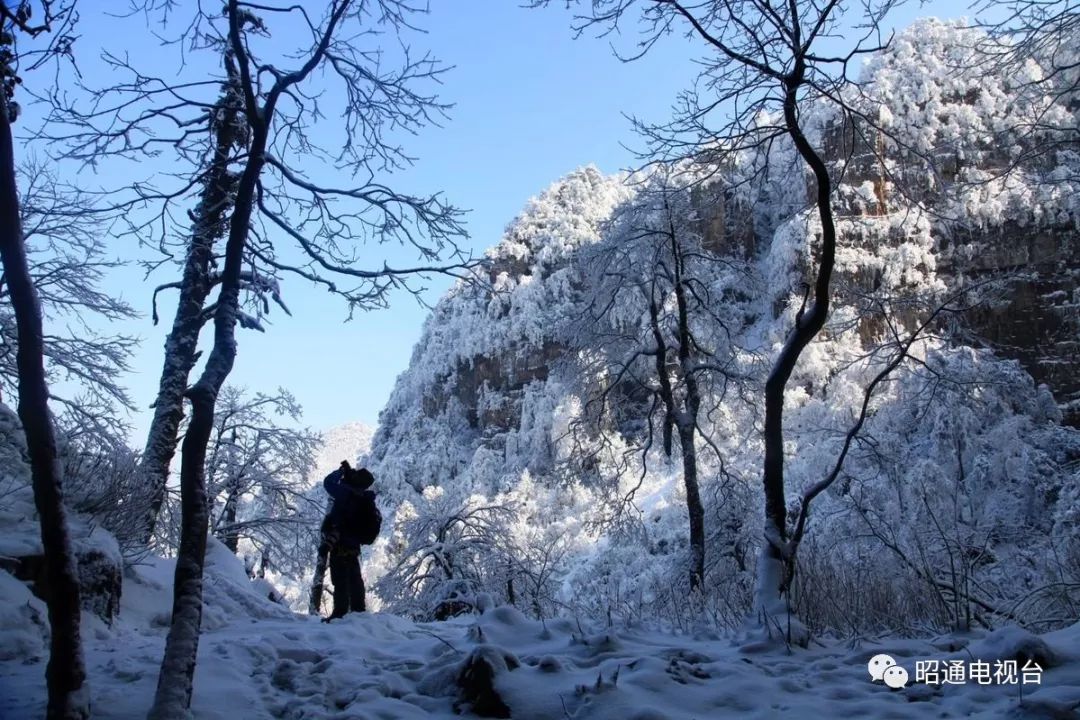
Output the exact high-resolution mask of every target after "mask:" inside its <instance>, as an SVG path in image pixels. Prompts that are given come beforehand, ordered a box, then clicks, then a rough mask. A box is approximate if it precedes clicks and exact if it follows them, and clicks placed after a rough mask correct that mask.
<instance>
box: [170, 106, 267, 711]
mask: <svg viewBox="0 0 1080 720" xmlns="http://www.w3.org/2000/svg"><path fill="white" fill-rule="evenodd" d="M272 116H273V106H272V105H271V106H269V107H268V108H267V111H266V113H265V117H266V118H267V120H265V121H264V122H266V123H268V122H269V120H268V118H270V117H272ZM260 125H261V127H260V128H257V129H256V131H255V135H254V137H253V139H252V147H251V151H250V153H249V155H248V161H247V165H246V166H245V167H244V173H243V175H242V176H241V178H240V183H239V185H238V187H237V193H236V204H235V208H234V211H233V215H232V220H231V223H230V225H229V240H228V242H227V243H226V245H225V267H224V269H223V270H222V278H221V290H220V294H219V296H218V302H217V310H216V312H215V314H214V347H213V349H212V350H211V351H210V357H209V358H208V359H207V361H206V367H205V369H204V370H203V373H202V376H201V377H200V378H199V380H198V382H196V383H195V385H193V386H192V388H191V389H190V390H189V391H188V393H187V396H188V398H189V399H190V400H191V422H190V423H189V424H188V429H187V433H186V434H185V435H184V443H183V446H182V450H181V460H180V496H181V501H180V505H181V509H182V512H181V530H180V549H179V552H178V553H177V558H176V576H175V580H174V584H173V614H172V624H171V625H170V627H169V635H168V637H167V638H166V640H165V657H164V658H163V659H162V661H161V674H160V675H159V676H158V684H157V692H156V693H155V696H154V705H153V707H152V708H151V709H150V714H149V720H173V719H174V718H178V717H185V716H187V714H188V708H190V706H191V693H192V690H193V684H192V681H193V678H194V675H195V661H196V658H197V656H198V651H199V633H200V631H201V628H202V585H203V582H202V581H203V565H204V563H205V560H206V534H207V530H208V524H209V523H208V520H209V509H208V503H207V497H206V449H207V446H208V445H209V443H210V435H211V433H212V432H213V429H214V406H215V404H216V403H217V396H218V392H219V391H220V390H221V386H222V385H223V384H224V383H225V379H226V378H227V377H228V376H229V373H230V372H231V371H232V367H233V361H234V360H235V359H236V321H237V316H238V314H239V310H240V278H241V269H242V267H243V259H244V246H245V244H246V243H247V235H248V228H249V225H250V223H251V215H252V210H253V207H254V203H255V186H256V182H257V180H258V178H259V174H260V173H261V172H262V167H263V163H264V153H265V149H266V139H267V135H266V132H267V131H266V127H267V125H265V124H261V123H260Z"/></svg>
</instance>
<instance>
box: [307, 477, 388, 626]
mask: <svg viewBox="0 0 1080 720" xmlns="http://www.w3.org/2000/svg"><path fill="white" fill-rule="evenodd" d="M374 482H375V477H374V476H373V475H372V474H371V472H370V471H369V470H368V469H367V468H360V469H359V470H356V469H353V468H352V467H350V466H349V463H348V462H347V461H344V462H342V463H341V467H340V468H338V469H337V470H335V471H334V472H332V473H330V474H329V475H327V476H326V479H325V480H324V481H323V487H324V488H326V492H327V493H329V495H330V497H331V498H332V499H333V504H332V505H331V507H330V512H329V513H327V515H326V519H325V520H323V525H322V536H323V546H324V548H325V550H326V551H327V554H328V555H329V564H330V582H332V583H333V584H334V610H333V612H332V613H331V614H330V617H329V618H327V619H326V620H327V621H329V620H333V619H334V618H340V617H343V616H344V615H345V614H346V613H348V612H363V611H364V610H365V609H366V603H365V598H364V594H365V589H364V578H363V576H362V575H361V572H360V546H361V545H370V544H371V543H373V542H375V538H377V537H378V535H379V530H380V529H381V526H382V515H381V514H380V513H379V509H378V507H377V506H376V504H375V493H374V492H373V491H371V490H369V489H368V488H370V487H371V486H372V485H373V484H374ZM320 550H322V548H320ZM320 554H321V553H320Z"/></svg>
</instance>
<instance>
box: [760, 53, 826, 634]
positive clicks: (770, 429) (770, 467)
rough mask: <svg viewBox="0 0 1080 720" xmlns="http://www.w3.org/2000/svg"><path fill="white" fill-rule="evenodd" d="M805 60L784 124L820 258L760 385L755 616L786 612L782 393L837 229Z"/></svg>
mask: <svg viewBox="0 0 1080 720" xmlns="http://www.w3.org/2000/svg"><path fill="white" fill-rule="evenodd" d="M805 72H806V65H805V60H804V59H803V58H801V57H800V58H797V59H796V63H795V66H794V69H793V70H792V72H791V74H790V75H789V76H788V78H787V80H786V81H785V95H784V120H785V124H786V126H787V131H788V134H789V135H790V136H791V139H792V140H793V141H794V143H795V147H796V149H797V150H798V151H799V155H800V156H801V157H802V158H803V161H804V162H806V164H807V165H808V166H809V167H810V169H811V171H812V172H813V173H814V179H815V181H816V184H817V196H816V204H817V210H818V215H819V217H820V219H821V258H820V260H819V261H818V262H819V264H818V271H817V277H816V278H815V281H814V297H813V301H812V302H811V304H810V307H809V308H808V309H807V308H804V309H803V310H805V314H804V313H803V311H800V312H799V314H798V316H796V321H795V327H794V328H792V330H791V334H790V335H788V338H787V341H786V342H785V343H784V347H783V348H782V349H781V350H780V354H779V355H778V356H777V358H776V362H775V363H774V364H773V368H772V371H771V372H770V373H769V377H768V379H767V380H766V382H765V463H764V472H763V474H762V482H763V485H764V490H765V543H764V545H763V546H762V551H761V560H760V562H759V563H758V582H757V590H756V595H757V597H756V598H755V604H756V606H757V610H758V611H759V612H763V613H765V614H773V615H775V614H776V613H777V608H778V606H777V601H780V602H782V603H783V604H784V605H785V606H786V596H787V594H788V590H789V588H790V584H791V579H792V575H793V573H794V562H795V558H794V557H793V556H791V554H790V553H788V552H786V547H785V543H786V540H787V499H786V495H785V491H784V393H785V391H786V388H787V381H788V379H789V378H790V377H791V373H792V371H793V370H794V369H795V364H796V363H797V362H798V360H799V355H800V354H801V353H802V351H803V349H804V348H806V346H807V345H809V344H810V341H811V340H813V339H814V336H815V335H817V334H818V332H819V331H820V330H821V328H822V327H824V326H825V319H826V317H827V316H828V313H829V284H830V282H831V279H832V271H833V265H834V264H835V260H836V225H835V223H834V222H833V215H832V204H831V202H832V201H831V199H830V195H831V194H832V184H831V181H830V178H829V170H828V168H827V167H826V165H825V162H824V161H823V160H822V159H821V156H820V155H818V154H817V152H815V151H814V149H813V147H812V146H811V145H810V142H809V141H808V140H807V139H806V136H805V135H804V134H803V131H802V127H801V126H800V125H799V118H798V112H799V108H798V95H797V93H798V90H799V88H800V87H801V86H802V84H803V83H804V78H805Z"/></svg>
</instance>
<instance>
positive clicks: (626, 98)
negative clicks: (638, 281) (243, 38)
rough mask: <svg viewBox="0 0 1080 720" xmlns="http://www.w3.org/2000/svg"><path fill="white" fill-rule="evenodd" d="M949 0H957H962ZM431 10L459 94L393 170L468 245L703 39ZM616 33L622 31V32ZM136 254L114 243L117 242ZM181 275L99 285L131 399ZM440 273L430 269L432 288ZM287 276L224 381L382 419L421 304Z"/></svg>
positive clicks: (600, 157)
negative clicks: (593, 32) (361, 299)
mask: <svg viewBox="0 0 1080 720" xmlns="http://www.w3.org/2000/svg"><path fill="white" fill-rule="evenodd" d="M183 4H184V3H181V5H183ZM913 5H914V6H915V9H914V10H911V9H909V10H908V11H907V12H905V13H904V16H902V17H901V18H898V21H899V22H904V21H906V20H910V18H911V17H914V16H915V14H916V11H917V10H918V5H917V4H913ZM945 5H946V3H939V4H937V7H925V6H924V7H923V8H922V9H921V11H918V14H923V15H929V14H935V13H934V11H935V10H937V11H938V13H939V14H944V13H947V12H949V10H946V9H944V7H943V6H945ZM947 5H949V6H952V7H954V8H956V10H958V9H959V3H957V4H955V5H954V4H953V3H948V4H947ZM110 6H111V7H115V6H114V5H113V4H112V3H111V2H106V1H105V0H86V1H85V2H84V3H83V11H82V32H81V35H82V36H83V40H80V42H82V43H83V45H82V47H83V49H84V52H85V51H86V48H87V46H90V47H92V46H93V45H94V43H98V44H100V45H104V46H107V47H110V48H112V49H114V50H115V51H122V50H125V49H127V50H129V51H130V52H131V54H132V56H133V57H139V56H143V57H144V58H145V57H153V58H155V62H159V63H160V65H161V67H160V68H157V72H158V73H159V74H162V75H165V74H167V73H168V72H169V71H174V70H175V66H176V63H175V60H174V59H173V58H172V57H170V52H171V51H169V52H165V51H162V50H161V48H159V47H158V46H157V42H156V41H155V40H154V39H153V37H152V36H151V35H150V33H149V32H148V31H146V29H145V25H143V24H142V23H141V21H139V20H131V19H129V20H124V21H119V20H116V19H112V18H108V17H106V16H105V14H104V12H98V11H97V10H96V8H99V7H101V8H104V7H110ZM431 10H432V11H431V14H430V15H429V16H428V17H427V18H426V21H425V22H424V23H423V26H424V27H425V28H426V29H427V30H428V34H427V35H426V36H423V37H418V38H416V39H415V40H414V45H415V46H416V47H418V48H427V49H430V50H431V51H432V53H433V54H434V55H435V56H436V57H438V58H440V59H441V60H442V61H444V62H445V63H446V64H448V65H453V66H454V69H453V70H452V71H451V72H450V73H449V74H448V75H447V76H446V77H445V82H444V87H443V88H442V92H441V97H442V99H444V100H446V101H449V102H453V103H454V104H455V107H454V109H453V110H452V111H451V117H450V120H449V121H448V122H446V123H445V124H444V127H443V128H428V129H427V130H426V131H425V132H423V133H422V134H421V135H420V136H419V137H416V138H410V139H409V141H408V150H409V151H410V152H411V153H412V154H414V155H416V156H418V158H419V162H418V164H417V166H416V167H415V168H413V169H411V170H409V171H407V172H406V173H403V174H402V175H401V176H400V177H399V178H396V179H394V180H393V182H394V183H395V184H396V186H398V187H401V188H402V189H403V190H405V191H410V192H417V193H421V192H430V191H434V190H442V191H444V192H445V194H446V196H447V198H448V199H449V200H450V201H451V202H453V203H455V204H456V205H458V206H460V207H463V208H467V209H469V210H470V211H471V212H470V213H469V214H468V217H467V227H468V230H469V233H470V235H471V238H470V240H469V241H468V242H467V246H468V247H469V248H471V249H472V250H473V251H474V252H475V253H476V254H480V253H481V252H483V250H484V249H485V248H487V247H490V246H491V245H493V244H495V243H496V242H498V240H499V238H500V236H501V234H502V232H503V229H504V228H505V226H506V224H507V223H508V222H510V221H511V220H512V219H513V217H514V215H515V214H516V213H517V212H518V211H519V210H520V209H521V208H522V206H523V204H524V203H525V202H526V201H527V199H528V198H529V197H531V196H533V195H535V194H537V193H538V192H540V191H541V190H543V189H544V188H545V187H546V186H547V185H549V184H550V183H551V182H553V181H554V180H556V179H558V178H559V177H560V176H562V175H564V174H566V173H567V172H569V171H571V170H573V169H574V168H576V167H579V166H581V165H585V164H588V163H592V164H595V165H597V166H598V167H599V168H600V169H601V170H603V171H605V172H613V171H616V170H619V169H621V168H624V167H627V166H629V165H631V164H633V162H634V158H633V155H632V153H631V152H629V151H628V150H627V149H625V148H624V147H622V146H621V144H623V143H625V144H629V145H631V146H632V147H633V146H635V145H638V144H639V141H638V140H637V138H636V137H635V136H634V135H633V133H632V132H631V130H630V127H629V123H628V121H627V120H626V119H625V118H624V116H623V114H624V113H629V114H634V115H638V116H641V117H644V118H646V119H652V120H657V121H660V120H663V119H664V118H666V117H667V116H668V114H669V107H670V104H671V102H672V100H673V99H674V97H675V95H676V93H677V92H678V91H679V90H680V89H682V88H683V87H685V86H686V85H687V83H688V82H689V81H690V79H691V78H692V77H693V76H694V68H693V66H692V64H691V59H692V55H693V53H694V52H696V51H697V49H698V47H699V46H697V45H690V44H689V43H687V42H686V41H684V40H682V39H681V38H678V37H673V38H670V39H669V40H668V41H667V42H664V43H661V44H660V45H658V46H657V47H656V48H654V50H653V52H651V53H650V54H648V55H647V56H646V57H645V58H644V59H642V60H640V61H637V62H634V63H631V64H624V63H622V62H621V61H619V60H618V59H617V58H615V57H614V56H613V55H612V53H611V50H610V47H609V44H608V41H606V40H603V39H596V38H595V37H593V36H583V37H582V38H580V39H577V40H575V39H573V33H572V31H571V29H570V13H569V12H567V11H566V10H565V9H564V8H563V7H562V4H561V3H558V2H556V3H553V5H552V7H549V8H546V9H540V10H538V9H526V8H522V7H518V6H517V4H516V3H515V2H513V0H431ZM956 10H952V12H955V11H956ZM950 14H951V13H950ZM99 38H100V40H98V39H99ZM84 40H85V42H83V41H84ZM614 42H615V43H616V44H617V45H619V46H620V47H622V48H626V47H628V45H629V40H628V38H625V37H624V38H622V39H619V38H615V39H614ZM83 70H84V74H86V76H87V81H88V83H89V84H101V82H103V81H104V80H106V79H107V78H105V77H103V76H102V71H101V69H100V66H99V65H95V64H94V63H93V62H84V63H83ZM107 179H108V180H110V181H111V180H112V179H114V178H107ZM80 180H86V179H84V178H80ZM133 253H134V251H133V250H132V249H130V248H128V247H124V246H120V245H117V246H116V248H115V254H116V255H117V256H121V257H129V256H131V255H132V254H133ZM369 256H370V258H371V262H370V266H378V265H381V264H382V261H383V260H384V259H389V260H390V261H391V263H393V262H394V261H395V260H413V259H414V258H413V257H411V255H410V254H402V253H401V252H400V251H394V250H392V249H389V248H386V247H376V248H372V249H371V250H370V255H369ZM175 275H176V273H175V272H174V271H173V270H171V269H169V268H166V269H164V270H163V271H161V273H160V274H158V275H155V276H152V277H151V278H150V279H149V280H144V279H143V277H142V273H141V272H139V271H135V270H127V271H122V272H118V273H116V274H115V275H114V276H113V277H111V278H110V281H109V288H108V289H110V290H112V291H114V292H117V293H121V294H122V295H123V296H124V297H125V298H126V299H127V300H128V301H129V302H131V303H132V304H133V305H135V306H136V308H137V309H139V310H140V311H141V312H143V313H144V315H143V317H141V318H140V319H138V320H136V321H133V322H131V323H126V324H124V325H123V326H121V327H114V328H113V329H114V330H118V331H123V332H128V333H131V334H136V335H139V336H141V337H142V339H143V343H142V347H141V349H140V351H139V352H138V354H137V355H136V357H135V359H134V362H133V370H134V372H133V373H132V375H131V377H130V378H129V387H130V389H131V392H132V394H133V396H134V399H135V401H136V403H137V405H138V407H139V408H147V406H148V405H149V404H150V402H151V401H152V399H153V397H154V393H155V391H156V384H157V379H158V373H159V371H160V368H161V362H162V345H163V342H164V339H165V335H166V332H167V327H168V324H169V320H170V319H171V313H172V310H173V308H172V306H171V305H170V304H168V303H165V304H163V305H162V306H161V310H162V318H163V320H162V324H161V325H159V326H157V327H155V326H153V325H152V324H151V322H150V318H149V309H150V292H151V289H152V287H153V286H154V285H156V284H158V283H161V282H166V281H169V280H171V279H173V277H175ZM447 284H448V283H447V281H445V280H439V281H436V282H434V283H433V284H432V286H431V291H430V292H429V293H428V296H427V297H428V299H429V301H431V302H434V300H435V299H436V298H437V297H438V295H439V294H441V292H442V291H444V290H445V289H446V287H447ZM283 290H284V295H285V298H286V301H287V302H288V304H289V306H290V308H291V309H292V311H293V316H292V317H286V316H284V315H283V314H281V313H280V312H274V313H272V315H271V324H270V325H269V326H268V327H267V332H266V333H265V334H260V333H257V332H253V331H246V330H240V331H238V332H239V333H240V334H239V354H238V357H237V362H236V365H235V368H234V370H233V373H232V376H231V377H230V382H231V383H233V384H237V385H244V386H247V387H249V388H251V389H255V390H257V389H273V388H275V387H277V386H284V387H286V388H288V389H289V390H291V391H292V392H293V393H294V394H295V395H296V397H297V398H298V399H299V401H300V402H301V403H302V404H303V406H304V409H305V422H306V424H309V425H311V426H313V427H315V428H319V429H325V428H328V427H331V426H333V425H337V424H340V423H343V422H346V421H351V420H361V421H364V422H367V423H370V424H375V423H376V422H377V419H378V414H379V411H380V409H381V408H382V407H383V405H384V404H385V402H386V399H387V397H388V396H389V393H390V391H391V389H392V388H393V383H394V380H395V378H396V377H397V375H398V374H399V373H400V372H402V371H403V370H404V369H405V368H406V367H407V365H408V362H409V357H410V354H411V352H412V348H413V345H414V344H415V343H416V341H417V340H418V339H419V336H420V331H421V326H422V323H423V320H424V317H425V316H426V313H427V311H426V309H424V308H423V307H421V306H419V305H418V304H417V302H416V301H415V300H414V299H413V298H411V297H409V296H407V295H400V296H397V297H394V298H393V299H392V305H391V308H390V309H388V310H380V311H373V312H368V313H364V314H359V315H357V316H356V317H355V318H354V319H353V320H352V321H351V322H348V323H345V322H344V319H345V315H346V313H345V308H344V306H343V304H342V303H341V302H340V300H337V299H336V298H334V297H333V296H330V295H328V294H327V293H326V292H325V291H323V290H320V289H317V288H314V287H311V286H308V285H306V284H305V283H304V282H303V281H300V280H298V279H295V278H290V279H288V280H287V281H286V283H285V285H284V286H283ZM205 335H207V333H204V336H205ZM131 420H132V422H133V424H134V426H135V430H134V435H133V438H132V440H133V442H134V443H135V444H141V442H142V440H143V434H144V433H145V429H146V427H147V424H148V422H149V411H147V410H143V411H142V412H140V413H139V414H138V415H137V416H134V417H132V418H131Z"/></svg>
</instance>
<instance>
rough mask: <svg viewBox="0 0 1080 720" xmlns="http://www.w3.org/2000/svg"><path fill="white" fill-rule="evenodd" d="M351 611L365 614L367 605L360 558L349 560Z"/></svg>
mask: <svg viewBox="0 0 1080 720" xmlns="http://www.w3.org/2000/svg"><path fill="white" fill-rule="evenodd" d="M349 574H350V577H349V581H350V582H349V609H350V610H352V611H353V612H364V611H365V610H367V603H366V602H365V597H364V576H363V575H361V574H360V558H359V556H357V557H354V558H349Z"/></svg>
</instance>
